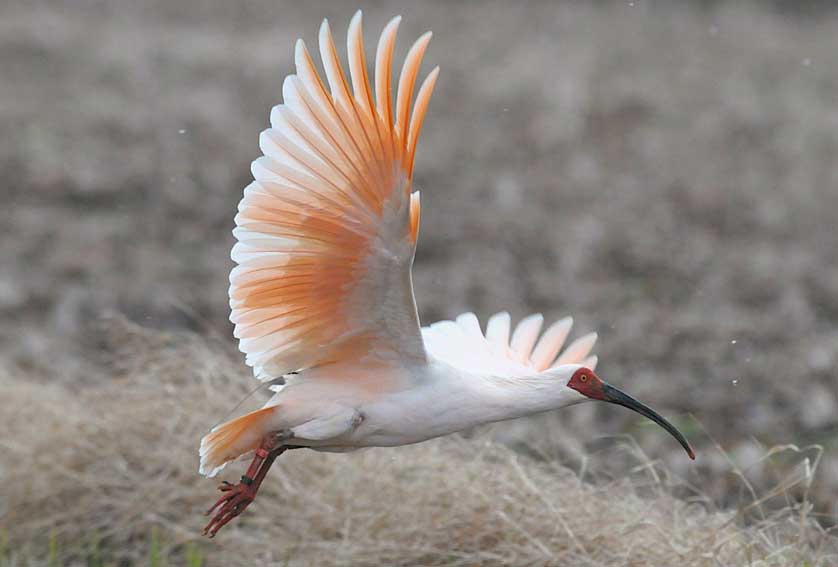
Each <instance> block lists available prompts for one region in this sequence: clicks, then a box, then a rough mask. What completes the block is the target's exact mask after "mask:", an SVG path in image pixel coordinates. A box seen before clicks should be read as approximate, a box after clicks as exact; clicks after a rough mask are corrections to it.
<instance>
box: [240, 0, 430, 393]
mask: <svg viewBox="0 0 838 567" xmlns="http://www.w3.org/2000/svg"><path fill="white" fill-rule="evenodd" d="M399 21H400V18H394V19H393V20H392V21H390V23H389V24H387V26H386V27H385V28H384V31H383V33H382V35H381V39H380V41H379V44H378V50H377V54H376V64H375V78H374V80H375V96H373V91H372V89H371V88H370V84H369V77H368V74H367V69H366V65H365V62H364V61H365V60H364V47H363V41H362V37H361V14H360V12H358V13H357V14H356V15H355V17H354V18H353V19H352V22H351V24H350V26H349V32H348V35H347V52H348V60H349V71H350V73H349V75H350V79H351V81H352V89H351V90H350V85H349V83H348V82H347V78H346V74H345V73H344V70H343V68H342V66H341V64H340V60H339V58H338V55H337V49H336V48H335V44H334V40H333V39H332V34H331V31H330V29H329V25H328V22H326V21H324V22H323V25H322V26H321V28H320V35H319V45H320V52H321V58H322V62H323V67H324V70H325V79H326V81H325V83H324V81H323V80H322V79H321V77H320V75H319V74H318V72H317V69H316V67H315V64H314V61H313V59H312V57H311V55H310V54H309V52H308V50H307V49H306V46H305V44H304V43H303V42H302V40H300V41H298V43H297V47H296V53H295V63H296V68H297V72H296V74H294V75H290V76H288V77H287V78H286V80H285V82H284V84H283V99H284V104H281V105H279V106H277V107H276V108H274V110H273V111H272V112H271V126H272V127H271V128H270V129H268V130H266V131H264V132H263V133H262V136H261V138H260V147H261V149H262V152H263V154H264V155H263V156H262V157H260V158H259V159H257V160H256V161H255V162H254V163H253V167H252V171H253V176H254V181H253V183H251V184H250V185H249V186H248V187H247V188H246V189H245V195H244V198H243V199H242V201H241V203H240V204H239V213H238V215H237V216H236V229H235V230H234V234H235V236H236V238H237V239H238V243H237V244H236V245H235V247H234V248H233V251H232V258H233V260H234V261H236V263H237V264H238V266H236V267H235V268H234V269H233V271H232V273H231V274H230V306H231V308H232V314H231V316H230V320H231V321H232V322H233V323H234V324H235V336H236V337H237V338H238V339H239V346H240V348H241V350H242V351H243V352H244V353H245V354H246V355H247V357H246V360H247V363H248V364H249V365H251V366H252V367H253V369H254V373H255V374H256V375H257V376H258V377H260V378H263V379H271V378H274V377H277V376H280V375H282V374H284V373H287V372H290V371H294V370H299V369H304V368H310V367H313V366H317V365H321V364H324V363H328V362H329V361H332V360H337V359H339V358H340V356H339V355H340V354H341V353H350V354H351V353H352V352H362V351H364V350H365V349H364V348H360V347H362V346H363V347H366V350H371V351H375V350H378V351H381V350H385V351H386V350H388V349H389V350H392V351H394V352H399V353H402V354H407V355H412V356H416V357H422V356H424V351H423V350H422V343H421V336H420V334H419V333H418V324H417V321H418V320H417V319H415V312H416V309H415V305H414V303H413V297H412V293H409V291H410V290H409V289H402V290H399V289H396V290H395V291H394V290H393V289H392V288H393V287H394V284H395V283H396V282H398V281H400V280H405V278H404V277H399V274H398V273H397V274H396V275H395V276H394V274H393V272H394V271H396V272H402V273H405V274H407V278H406V282H407V284H406V285H404V283H403V282H402V283H400V284H399V285H400V286H401V287H402V288H409V287H410V286H409V267H410V266H409V264H410V261H412V257H413V252H414V250H415V243H416V238H417V234H418V229H419V198H418V193H417V194H415V195H411V190H412V171H413V163H414V156H415V153H416V144H417V141H418V137H419V131H420V129H421V127H422V121H423V119H424V116H425V111H426V110H427V107H428V102H429V100H430V95H431V91H432V90H433V87H434V84H435V82H436V78H437V75H438V68H437V69H434V70H433V71H432V72H431V73H430V74H429V75H428V76H427V78H426V79H425V81H424V82H423V83H422V85H421V87H420V88H419V92H418V95H417V97H416V104H415V107H414V108H413V111H412V113H411V104H410V103H411V98H412V95H413V89H414V86H415V84H416V78H417V75H418V72H419V67H420V64H421V61H422V56H423V55H424V53H425V50H426V48H427V45H428V42H429V40H430V33H427V34H425V35H423V36H422V37H421V38H420V39H419V40H418V41H417V42H416V43H415V44H414V45H413V47H412V48H411V50H410V51H409V53H408V55H407V58H406V60H405V63H404V67H403V69H402V73H401V76H400V78H399V87H398V92H397V94H396V106H395V109H396V113H395V117H394V116H393V115H392V107H393V106H392V105H393V101H392V98H393V96H392V92H391V84H390V83H391V69H390V67H391V64H392V59H393V49H394V46H395V38H396V31H397V28H398V25H399ZM326 85H328V88H327V86H326ZM394 120H395V121H394ZM401 264H405V265H404V267H401ZM383 290H387V291H386V293H383ZM395 304H398V308H399V309H401V310H404V309H403V307H404V306H407V307H408V309H407V310H406V311H407V312H408V313H412V314H413V316H414V318H413V320H411V321H404V322H400V321H398V320H397V321H395V322H394V321H393V320H392V317H389V318H388V317H385V315H386V313H388V312H392V308H393V306H394V305H395ZM370 306H372V308H371V307H370ZM394 337H398V339H399V340H398V342H396V341H394V340H393V338H394ZM359 343H360V344H359Z"/></svg>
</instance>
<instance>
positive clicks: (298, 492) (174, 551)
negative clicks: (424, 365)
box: [0, 320, 838, 567]
mask: <svg viewBox="0 0 838 567" xmlns="http://www.w3.org/2000/svg"><path fill="white" fill-rule="evenodd" d="M101 344H102V346H103V347H104V348H105V349H106V352H108V353H110V356H109V361H108V362H107V363H106V364H104V365H103V366H102V375H101V376H99V377H92V378H91V385H89V386H85V387H83V388H75V389H71V388H69V387H68V386H67V385H65V384H60V383H55V382H50V383H36V382H33V381H32V380H31V379H28V378H27V377H25V376H14V375H9V376H3V377H2V380H3V383H4V385H7V387H4V395H3V396H2V398H1V399H0V430H2V431H3V432H4V433H3V436H2V441H0V448H1V449H2V460H0V481H2V486H3V492H2V493H3V498H2V501H0V529H2V530H5V531H6V532H7V534H8V536H9V542H10V543H9V546H10V548H11V549H12V550H13V551H12V554H11V557H12V558H13V559H11V560H9V564H12V565H29V564H35V565H37V564H41V563H39V561H45V559H44V558H45V557H46V554H47V553H48V551H47V548H48V539H49V536H50V534H52V538H53V541H54V542H58V545H57V549H58V551H57V552H55V551H54V552H53V553H57V554H58V555H57V557H58V558H59V561H60V563H58V564H68V565H69V564H80V563H81V562H82V560H83V559H84V557H85V553H84V552H83V551H80V549H82V546H83V543H81V542H86V541H88V540H89V539H90V538H91V537H95V538H97V539H99V540H100V544H99V546H100V551H99V553H100V554H101V556H102V557H103V558H104V560H105V562H106V564H107V563H108V562H113V563H114V564H125V565H133V564H147V563H146V562H147V559H146V557H147V554H148V550H149V545H150V543H149V538H150V535H151V533H152V526H157V527H158V529H159V530H160V532H161V533H162V534H163V536H162V541H163V548H162V553H163V555H164V556H167V557H168V560H169V563H170V564H172V565H177V564H182V562H183V553H184V549H185V545H186V544H187V543H188V542H191V541H196V540H200V529H201V527H202V525H203V522H204V518H203V516H202V515H201V512H202V510H203V509H204V508H205V507H207V506H208V504H209V503H210V501H211V500H212V499H213V498H214V497H215V494H214V486H215V482H214V481H210V480H206V479H203V478H201V477H199V476H198V474H197V443H198V439H199V438H200V436H201V435H202V434H203V433H204V432H205V431H206V430H207V428H208V427H210V426H211V425H212V421H213V420H215V419H219V418H221V417H223V416H224V415H225V414H226V413H227V412H228V411H229V410H230V408H231V406H232V405H234V403H235V401H236V400H237V399H238V398H240V397H241V396H242V395H243V394H244V393H245V391H246V388H247V387H248V386H250V385H251V383H250V382H249V381H248V380H247V379H246V377H245V376H244V374H245V372H244V371H243V369H241V368H240V367H239V366H238V363H237V362H235V361H234V359H232V358H230V357H228V356H226V355H225V354H219V353H218V348H217V346H216V345H214V344H213V342H212V341H210V340H208V339H206V338H202V337H198V336H195V335H170V334H163V333H159V332H156V331H148V330H143V329H140V328H139V327H135V326H133V325H131V324H128V323H125V322H123V321H121V320H116V321H114V322H112V323H111V324H110V325H109V330H108V332H107V333H106V336H105V341H103V342H102V343H101ZM634 462H635V465H636V466H635V467H634V468H633V469H632V470H630V471H628V472H626V473H625V474H624V475H623V476H622V477H620V478H617V479H610V480H606V479H602V478H593V479H591V478H590V477H589V476H588V473H580V472H578V471H577V472H574V471H572V470H570V469H568V468H565V467H563V466H561V465H559V464H557V462H555V461H554V460H551V459H549V458H539V459H535V458H532V457H525V456H522V455H521V454H519V453H516V452H514V451H512V450H510V449H508V448H505V447H504V446H502V445H499V444H496V443H493V442H491V441H489V438H488V437H487V435H486V434H477V435H476V436H475V437H474V438H472V439H464V438H462V437H456V436H455V437H450V438H446V439H442V440H439V441H435V442H429V443H425V444H421V445H417V446H413V447H404V448H398V449H373V450H368V451H363V452H358V453H355V454H350V455H324V454H316V453H313V452H303V451H300V452H296V453H291V454H287V455H286V456H283V458H282V459H281V460H280V462H278V465H276V466H275V470H273V471H272V472H271V475H270V477H269V480H268V482H267V483H266V485H265V486H264V488H263V493H262V494H261V496H260V498H259V499H258V500H257V501H256V503H255V504H254V505H253V506H252V508H251V509H249V510H248V511H247V512H246V514H245V515H244V516H243V517H241V518H239V519H238V520H237V521H235V522H234V523H233V524H232V525H230V526H228V527H227V528H225V530H223V531H222V532H221V533H220V534H219V536H218V537H217V539H216V540H214V541H212V542H209V541H204V540H200V541H201V543H200V544H199V545H201V547H202V548H203V553H204V556H205V562H206V564H207V565H224V566H228V565H417V564H421V565H574V566H577V565H578V566H587V565H590V566H594V565H636V566H647V565H650V566H651V565H660V566H673V565H696V566H705V565H706V566H711V565H712V566H717V565H755V566H763V565H766V566H767V565H776V566H783V567H786V566H791V565H795V566H798V565H810V566H815V565H824V566H827V565H835V563H836V561H838V541H836V540H834V539H831V538H830V537H829V536H828V535H826V534H825V533H824V532H823V530H822V529H821V528H819V527H818V525H817V524H816V523H815V522H814V521H813V519H812V518H810V517H809V516H808V515H807V510H808V508H807V505H806V504H805V503H804V504H795V503H790V506H788V507H786V508H783V509H781V510H779V511H776V512H773V513H771V514H770V515H768V516H766V517H763V518H762V519H759V518H757V519H756V521H754V522H749V523H748V524H749V525H747V526H745V525H743V522H741V518H742V515H741V514H739V513H737V512H717V511H713V509H712V506H711V505H710V504H709V503H708V502H707V501H706V500H705V499H702V498H699V497H697V496H696V495H695V494H694V493H693V494H692V497H690V498H687V499H679V498H676V497H675V496H673V491H674V490H678V491H680V492H686V493H688V494H689V493H690V491H689V490H688V489H686V488H685V487H683V486H682V485H679V483H677V482H675V481H673V480H672V479H670V478H669V477H668V475H667V473H666V471H665V470H663V469H662V467H660V466H659V464H657V463H654V462H650V461H649V460H648V459H645V458H643V457H642V455H640V454H635V457H634ZM803 466H806V467H811V464H810V463H808V462H807V461H803ZM241 468H242V466H233V467H231V469H232V470H228V471H227V477H228V478H230V479H235V476H236V474H238V473H240V472H241V471H240V469H241ZM803 472H804V473H805V474H803V475H802V476H801V477H800V478H797V479H790V481H789V482H788V483H787V484H786V485H784V486H781V487H780V489H781V490H780V491H781V492H785V491H786V490H787V489H788V488H789V485H790V484H794V483H797V484H806V483H808V482H809V481H810V480H811V474H810V473H811V471H809V470H808V469H805V470H804V471H803ZM580 474H581V475H583V476H585V477H586V479H585V480H583V479H582V478H581V476H580ZM754 496H755V495H754ZM742 501H743V502H744V503H748V502H753V501H754V499H753V498H751V497H747V498H743V499H742ZM752 517H755V518H756V516H752ZM92 534H95V536H94V535H92ZM53 547H54V548H55V547H56V546H55V545H53ZM7 559H8V558H7ZM2 561H3V560H2V559H0V564H2ZM73 561H76V562H77V563H73Z"/></svg>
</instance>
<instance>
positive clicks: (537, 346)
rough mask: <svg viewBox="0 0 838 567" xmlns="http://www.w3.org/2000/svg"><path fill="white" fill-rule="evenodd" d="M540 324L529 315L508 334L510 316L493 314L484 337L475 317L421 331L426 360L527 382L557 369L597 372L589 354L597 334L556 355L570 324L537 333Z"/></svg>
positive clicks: (558, 324) (541, 320)
mask: <svg viewBox="0 0 838 567" xmlns="http://www.w3.org/2000/svg"><path fill="white" fill-rule="evenodd" d="M543 323H544V317H542V316H541V315H540V314H536V315H530V316H529V317H525V318H524V319H522V320H521V321H520V322H519V323H518V325H517V326H516V327H515V330H514V331H512V326H511V321H510V317H509V313H506V312H501V313H496V314H495V315H493V316H492V317H490V318H489V323H488V324H487V326H486V334H485V335H484V334H483V331H481V330H480V322H479V321H478V320H477V317H476V316H475V315H474V313H463V314H462V315H460V316H459V317H457V319H456V320H455V321H440V322H438V323H434V324H432V325H431V326H430V327H423V328H422V338H423V339H424V341H425V349H426V350H427V352H428V354H429V355H431V356H433V357H434V358H437V359H440V360H442V361H444V362H446V363H448V364H450V365H451V366H454V367H455V368H460V369H463V370H467V371H470V372H478V373H482V374H491V375H496V376H527V375H531V374H537V373H539V372H543V371H545V370H547V369H548V368H552V367H554V366H559V365H561V364H582V365H584V366H587V367H588V368H590V369H591V370H593V369H594V367H596V363H597V357H596V355H591V354H590V353H591V350H592V349H593V347H594V343H595V342H596V339H597V335H596V333H588V334H587V335H584V336H582V337H580V338H578V339H576V340H575V341H573V342H572V343H570V345H568V347H567V348H565V349H564V351H562V352H561V353H560V351H561V350H562V346H563V345H564V343H565V340H566V339H567V336H568V334H569V333H570V328H571V327H572V326H573V319H571V318H570V317H565V318H564V319H561V320H559V321H556V322H555V323H553V324H552V325H550V326H549V327H548V328H547V330H546V331H544V332H543V333H541V328H542V325H543ZM510 333H511V337H510ZM539 335H540V337H539Z"/></svg>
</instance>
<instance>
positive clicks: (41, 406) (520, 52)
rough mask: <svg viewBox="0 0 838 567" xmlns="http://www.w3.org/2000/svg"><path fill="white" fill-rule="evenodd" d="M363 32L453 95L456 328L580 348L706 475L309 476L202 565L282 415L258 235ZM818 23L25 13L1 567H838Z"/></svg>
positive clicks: (523, 459) (4, 233)
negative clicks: (304, 119) (298, 119)
mask: <svg viewBox="0 0 838 567" xmlns="http://www.w3.org/2000/svg"><path fill="white" fill-rule="evenodd" d="M795 4H796V5H797V6H798V8H799V4H797V3H795ZM359 6H360V7H362V8H363V9H364V11H365V21H364V25H365V30H366V36H367V43H368V48H369V46H371V45H372V42H373V36H374V35H375V34H376V33H377V30H379V29H380V28H381V27H382V26H383V24H384V23H385V22H386V20H387V19H389V18H390V17H391V16H392V15H394V14H398V13H401V14H402V15H403V16H404V21H403V24H402V27H401V30H400V38H401V41H400V43H399V45H400V50H401V51H400V52H401V53H403V52H404V51H405V49H406V47H405V46H406V45H407V44H408V38H410V39H412V38H413V37H416V36H418V34H419V33H421V32H423V31H425V30H426V29H432V30H433V31H434V39H433V41H432V43H431V48H430V50H429V52H428V54H427V56H426V63H427V68H428V69H430V68H431V67H432V66H433V65H436V64H439V65H440V66H441V67H442V72H441V75H440V80H439V83H438V85H437V89H436V92H435V95H434V99H433V101H432V103H431V106H430V110H429V114H428V118H427V121H426V124H425V128H424V131H423V139H422V140H421V142H420V146H419V152H418V157H417V164H416V183H417V184H418V185H419V187H420V188H421V189H422V197H423V205H424V209H423V215H422V227H421V231H420V244H419V250H418V254H417V259H416V266H415V270H414V281H415V287H416V292H417V301H418V304H419V311H420V316H421V318H422V321H423V322H426V323H429V322H432V321H434V320H437V319H440V318H449V317H452V316H454V315H456V314H458V313H460V312H462V311H465V310H473V311H475V312H476V313H478V315H479V316H480V317H481V318H482V319H484V318H485V317H486V316H487V315H489V314H491V313H493V312H494V311H498V310H502V309H507V310H509V311H510V312H511V313H512V314H513V316H514V317H521V316H523V315H526V314H527V313H530V312H534V311H540V312H543V313H544V314H545V317H546V318H548V319H551V318H558V317H560V316H563V315H565V314H572V315H574V317H575V319H576V321H577V331H576V332H578V333H581V332H586V331H588V330H596V331H598V332H599V335H600V342H599V343H598V345H597V352H598V354H599V355H600V361H601V363H600V367H598V372H599V373H600V374H601V375H602V376H603V377H604V378H605V379H607V380H609V381H611V382H613V383H615V384H616V385H619V386H621V387H624V388H625V389H626V390H627V391H629V392H631V393H632V394H633V395H636V396H637V397H638V398H639V399H641V400H644V401H646V402H648V403H649V404H650V405H652V406H654V407H655V408H657V409H659V410H660V411H661V413H663V414H664V415H667V416H668V417H672V418H673V421H674V422H675V423H676V424H677V425H678V426H679V428H681V429H682V430H683V431H684V432H685V433H686V434H687V436H688V437H689V438H690V440H691V442H692V443H693V444H694V446H696V448H697V452H698V460H697V461H696V462H695V463H691V462H688V461H687V460H686V459H685V458H684V456H683V453H682V451H681V449H680V448H679V447H678V446H677V445H676V444H674V443H672V442H671V439H669V438H667V437H666V436H665V435H663V434H662V433H661V432H660V431H659V430H658V429H656V428H652V427H647V426H646V425H644V423H643V422H642V420H639V419H636V418H635V415H634V414H632V413H630V412H627V411H621V410H620V409H618V408H614V407H595V405H594V404H590V405H583V406H577V407H574V408H570V409H567V410H564V411H563V412H553V413H551V414H549V415H544V416H541V417H539V418H537V419H530V420H521V421H517V422H513V423H508V424H500V425H495V426H493V427H491V428H488V429H486V430H481V431H477V432H474V433H471V434H468V435H465V436H457V437H455V438H451V439H445V440H440V441H438V442H433V443H428V444H424V445H419V446H416V447H407V448H401V449H387V450H369V451H364V452H361V453H358V454H355V455H348V456H347V455H337V456H324V455H317V454H311V455H305V454H299V455H298V454H291V455H289V456H288V457H287V459H286V458H285V457H283V462H282V463H281V465H280V466H279V468H278V469H277V470H275V471H273V473H272V475H271V477H270V479H269V480H270V482H269V483H268V484H267V485H266V487H265V492H266V494H265V495H263V496H262V497H261V498H260V500H258V501H257V503H256V504H254V506H253V507H252V509H250V510H248V513H247V515H246V516H247V517H245V518H241V520H242V521H240V522H238V523H237V524H236V525H234V526H232V529H230V530H229V532H228V533H226V534H225V533H223V532H222V534H220V535H219V537H218V538H217V541H213V542H212V543H210V542H203V541H200V540H199V537H198V535H199V533H200V528H201V527H202V520H203V518H202V517H201V515H200V512H201V510H202V508H203V507H204V506H205V505H206V504H207V503H208V502H209V501H210V500H211V499H212V498H213V496H214V495H213V491H214V483H213V482H211V481H207V480H204V479H201V478H199V477H198V476H197V473H196V469H197V455H196V451H197V442H198V439H199V438H200V436H201V434H202V433H203V432H205V431H206V430H207V429H208V428H209V427H210V426H212V425H213V424H214V423H215V422H216V421H217V420H219V419H221V418H222V417H223V416H224V415H225V414H227V413H228V412H229V411H231V410H232V409H233V407H234V406H235V405H236V403H237V402H238V401H239V400H240V399H241V398H242V397H243V396H244V393H246V392H247V390H248V388H250V387H252V386H253V383H252V381H250V380H248V378H247V375H248V370H247V369H246V368H245V367H244V364H243V362H241V359H240V357H239V356H238V355H237V353H236V351H235V345H234V343H233V341H232V339H231V338H230V326H229V324H228V322H227V315H228V308H227V301H226V288H227V274H228V272H229V270H230V268H231V266H232V263H231V261H230V260H229V249H230V247H231V246H232V235H231V234H230V230H231V228H232V224H233V223H232V217H233V214H234V211H235V207H236V203H237V202H238V200H239V198H240V196H241V191H242V188H243V187H244V186H245V185H246V183H247V182H248V180H249V176H250V174H249V163H250V161H251V160H252V159H254V158H255V157H256V156H257V153H258V144H257V142H258V132H259V131H261V130H262V129H263V128H265V127H266V126H267V122H268V112H269V109H270V107H271V106H272V105H273V104H275V103H277V102H278V101H279V100H280V87H281V82H282V79H283V77H284V76H285V75H286V74H287V73H289V72H291V69H292V60H291V58H292V53H293V51H292V47H293V41H294V40H295V39H296V38H297V37H300V36H302V37H304V38H305V39H306V40H307V41H308V42H309V43H313V42H314V38H315V37H316V35H315V34H316V30H317V26H318V25H319V22H320V20H321V19H322V18H323V17H328V18H329V19H330V21H331V22H332V25H333V28H334V29H335V31H336V32H337V31H340V33H342V30H343V29H344V26H345V24H346V23H347V22H348V20H349V17H350V16H351V14H352V13H353V12H354V10H355V9H356V8H357V7H359ZM790 6H791V3H782V2H774V3H769V2H764V3H756V2H753V3H752V2H733V1H731V2H723V1H718V2H694V3H690V2H686V1H685V2H678V3H671V2H664V1H662V0H660V1H654V0H635V1H634V2H591V3H587V2H546V1H545V2H530V3H511V2H510V3H506V2H459V3H447V2H406V1H405V2H387V1H383V0H382V1H359V2H356V3H349V2H347V3H344V2H306V3H305V4H303V3H296V2H279V1H276V0H274V1H269V0H254V1H253V2H247V3H244V4H241V5H236V6H234V5H233V4H232V3H223V2H213V1H209V0H184V1H182V2H168V1H164V0H142V1H129V0H110V1H95V0H81V1H78V2H64V3H59V2H45V1H41V0H7V1H6V2H4V3H2V4H1V5H0V132H2V136H0V174H2V181H0V200H1V201H2V205H0V566H2V567H6V566H7V565H15V566H17V565H21V566H23V565H41V564H55V565H64V564H67V565H75V564H94V565H98V564H101V565H111V564H113V565H133V564H148V563H149V561H152V564H155V562H156V564H163V563H162V562H164V561H168V564H169V565H180V564H184V565H185V564H187V562H188V561H191V562H192V563H191V564H193V565H194V564H204V565H219V566H226V565H261V564H265V565H331V564H336V565H378V564H384V565H416V564H422V565H425V564H427V565H476V564H479V565H502V564H512V565H591V566H594V565H597V566H599V565H603V566H604V565H637V566H640V565H661V566H670V565H697V566H698V565H701V566H704V565H707V566H710V565H714V566H715V565H777V566H801V567H802V566H804V565H806V566H815V565H820V566H826V567H830V566H835V565H838V549H836V546H838V543H837V542H836V538H835V537H834V536H831V535H829V533H828V532H829V530H831V529H834V528H833V526H835V525H836V518H838V504H835V502H836V501H838V499H836V495H838V371H837V370H836V367H838V236H836V234H838V232H836V221H838V167H837V166H836V164H838V102H836V101H838V66H836V65H835V64H834V60H835V53H836V50H838V11H833V10H832V9H830V7H829V5H828V3H818V2H812V3H806V9H805V10H799V9H797V8H795V9H791V8H790ZM260 395H261V394H257V395H256V396H255V397H254V399H251V400H250V403H255V402H256V401H257V400H258V399H259V396H260ZM772 448H774V450H772ZM237 472H238V471H237V470H236V469H235V467H233V470H231V471H230V473H229V474H230V478H233V477H234V476H236V473H237ZM152 533H153V534H155V535H154V536H152ZM187 550H189V551H187ZM196 554H198V555H200V556H201V557H202V559H196V557H197V555H196ZM149 556H152V559H149ZM157 557H159V558H160V559H159V560H158V559H155V558H157Z"/></svg>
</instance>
